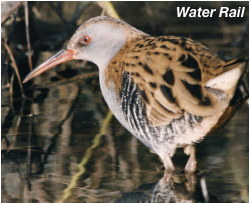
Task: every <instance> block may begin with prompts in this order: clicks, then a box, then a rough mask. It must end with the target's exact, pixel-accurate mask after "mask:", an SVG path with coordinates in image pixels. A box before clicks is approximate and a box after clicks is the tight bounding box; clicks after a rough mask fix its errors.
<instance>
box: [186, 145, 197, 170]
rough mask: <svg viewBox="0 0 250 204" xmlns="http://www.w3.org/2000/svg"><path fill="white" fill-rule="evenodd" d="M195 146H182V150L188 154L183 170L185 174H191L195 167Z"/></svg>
mask: <svg viewBox="0 0 250 204" xmlns="http://www.w3.org/2000/svg"><path fill="white" fill-rule="evenodd" d="M195 150H196V149H195V146H194V145H187V146H186V147H185V148H184V152H185V154H187V155H190V156H189V159H188V161H187V164H186V166H185V172H186V174H193V173H194V172H195V171H196V169H197V160H196V156H195V152H196V151H195Z"/></svg>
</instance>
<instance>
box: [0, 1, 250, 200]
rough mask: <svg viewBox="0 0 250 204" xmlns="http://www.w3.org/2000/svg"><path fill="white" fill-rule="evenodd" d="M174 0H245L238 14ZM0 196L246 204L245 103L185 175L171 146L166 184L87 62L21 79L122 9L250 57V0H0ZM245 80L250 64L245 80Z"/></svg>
mask: <svg viewBox="0 0 250 204" xmlns="http://www.w3.org/2000/svg"><path fill="white" fill-rule="evenodd" d="M177 6H186V7H188V6H190V7H192V8H199V7H202V8H208V9H209V8H211V9H214V8H216V9H217V10H219V8H220V7H221V6H227V7H229V8H238V7H246V9H245V14H244V17H242V18H218V15H214V17H213V18H178V17H177V13H176V8H177ZM1 7H2V9H1V16H2V18H1V25H2V26H1V28H2V29H1V34H2V35H1V42H2V43H1V45H2V46H1V51H2V54H1V63H2V64H1V67H2V69H1V76H2V78H1V85H2V86H1V96H2V100H1V102H2V109H1V110H2V114H1V119H2V120H1V121H2V132H1V133H2V137H1V139H2V166H1V168H2V183H1V184H2V188H1V189H2V192H1V193H2V202H19V203H22V202H76V203H78V202H248V199H249V198H248V186H249V183H248V181H249V175H248V172H249V166H248V164H249V162H248V161H249V154H248V152H249V151H248V148H249V146H248V144H249V140H248V134H249V120H248V112H249V109H248V104H243V106H242V107H241V108H240V110H239V111H238V112H237V113H236V115H235V116H234V117H233V119H232V120H231V121H230V122H229V123H228V124H227V125H226V126H225V128H224V129H223V131H219V132H216V133H213V134H212V135H209V136H208V137H206V138H205V140H204V141H203V142H202V143H201V144H199V145H198V152H197V157H198V170H199V171H198V173H197V177H196V178H192V180H191V181H190V179H187V178H186V177H185V174H184V172H183V168H184V166H185V163H186V161H187V157H186V156H185V155H184V154H183V152H182V150H181V149H180V151H177V153H176V155H175V156H174V159H173V162H174V164H175V166H176V168H177V171H176V173H175V174H174V176H173V179H172V183H171V185H166V184H163V182H162V180H161V177H162V176H163V172H164V170H163V169H162V166H161V165H162V164H161V161H160V160H159V159H158V157H157V156H156V155H154V154H152V153H150V152H149V150H148V149H147V148H146V147H145V146H144V145H142V144H141V143H140V142H139V141H137V140H136V139H135V138H134V137H133V136H132V135H131V134H130V133H129V132H127V131H126V130H125V129H124V128H123V127H122V126H121V125H120V124H119V123H118V122H117V120H116V119H115V118H114V117H112V115H111V114H110V113H109V110H108V107H107V105H106V104H105V102H104V100H103V98H102V95H101V92H100V88H99V81H98V69H97V67H96V66H95V65H94V64H92V63H89V62H83V61H72V62H68V63H66V64H63V65H60V66H58V67H57V68H56V69H53V70H50V71H48V72H46V73H44V74H42V75H41V76H39V77H37V78H35V79H34V80H33V81H31V82H28V83H26V84H22V83H21V81H22V79H23V78H24V77H25V76H26V75H27V73H28V72H29V71H30V70H31V69H32V68H34V67H35V66H37V65H39V64H40V63H42V62H43V61H45V60H46V59H47V58H49V57H50V56H51V55H53V54H54V53H55V52H57V51H59V50H60V49H61V48H63V47H64V46H65V44H66V43H67V41H68V40H69V38H70V37H71V35H72V34H73V33H74V31H75V30H76V29H77V27H78V26H80V25H81V24H82V23H83V22H85V21H86V20H88V19H89V18H92V17H95V16H99V15H110V16H114V17H119V18H121V19H123V20H125V21H126V22H128V23H129V24H131V25H133V26H134V27H136V28H138V29H140V30H142V31H144V32H147V33H149V34H151V35H153V36H159V35H177V36H184V37H190V38H192V39H194V40H196V41H199V42H201V43H203V44H205V45H207V46H208V47H209V48H210V49H211V50H212V51H214V52H215V53H216V54H218V55H219V56H220V57H221V58H222V59H224V60H230V59H233V58H236V57H240V56H248V55H249V38H248V36H249V20H248V19H249V2H247V1H246V2H240V1H237V2H171V1H170V2H73V1H70V2H4V1H2V2H1ZM243 80H244V81H245V83H246V84H248V72H247V73H246V74H245V76H244V79H243Z"/></svg>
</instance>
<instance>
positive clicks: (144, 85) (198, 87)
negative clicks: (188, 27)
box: [114, 36, 227, 125]
mask: <svg viewBox="0 0 250 204" xmlns="http://www.w3.org/2000/svg"><path fill="white" fill-rule="evenodd" d="M116 58H119V59H121V60H120V63H121V64H120V66H121V67H122V69H120V70H119V71H120V72H121V70H122V71H126V72H129V73H131V75H132V77H133V80H134V82H135V83H136V84H137V85H138V88H139V89H140V91H141V92H142V93H143V96H144V97H142V98H143V99H145V98H146V99H147V101H145V104H146V107H147V116H148V117H149V119H150V120H151V121H152V123H153V124H154V125H167V124H169V123H170V122H171V121H172V120H174V119H177V118H179V117H181V116H182V115H183V113H184V112H185V111H186V112H189V113H191V114H194V115H198V116H207V115H211V114H213V113H215V112H218V111H221V110H223V108H225V106H226V105H227V104H226V103H222V102H221V100H222V98H220V97H218V96H217V95H216V93H214V92H213V91H211V90H209V89H207V88H206V87H205V84H206V82H207V81H209V80H210V79H213V78H215V77H216V76H218V75H219V74H220V73H223V72H224V70H225V68H224V65H225V62H224V61H222V60H220V59H218V58H217V57H216V56H215V55H214V54H212V53H211V52H209V51H208V49H207V48H206V47H205V46H203V45H202V44H200V43H197V42H194V41H192V40H191V39H188V38H179V37H173V36H161V37H146V38H144V39H141V40H139V41H137V42H136V43H133V44H129V45H128V46H127V47H125V48H124V49H123V50H122V51H121V52H120V54H119V56H117V57H115V58H114V60H116ZM224 99H225V98H224Z"/></svg>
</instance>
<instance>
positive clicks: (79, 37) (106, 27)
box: [24, 16, 147, 82]
mask: <svg viewBox="0 0 250 204" xmlns="http://www.w3.org/2000/svg"><path fill="white" fill-rule="evenodd" d="M143 36H147V34H145V33H143V32H142V31H139V30H137V29H135V28H134V27H132V26H130V25H129V24H127V23H126V22H124V21H121V20H118V19H115V18H111V17H106V16H99V17H95V18H92V19H90V20H88V21H87V22H85V23H84V24H83V25H81V26H80V27H79V28H78V29H77V31H76V32H75V33H74V35H73V36H72V37H71V39H70V40H69V42H68V44H67V47H66V49H63V50H61V51H59V52H58V53H56V54H55V55H53V56H52V57H51V58H49V59H48V60H47V61H45V62H44V63H42V64H41V65H39V66H38V67H37V68H35V69H34V70H33V71H32V72H30V73H29V74H28V75H27V76H26V77H25V79H24V82H27V81H29V80H30V79H32V78H34V77H36V76H37V75H39V74H41V73H43V72H45V71H47V70H49V69H50V68H52V67H54V66H56V65H58V64H61V63H64V62H67V61H70V60H73V59H81V60H87V61H91V62H93V63H95V64H96V65H97V66H98V67H99V69H104V68H105V67H106V66H107V65H108V63H109V62H110V60H111V59H112V58H113V57H114V56H115V55H116V54H117V53H118V51H119V50H120V49H121V48H122V47H123V46H124V45H125V44H126V43H128V42H130V41H133V40H135V39H138V38H141V37H143Z"/></svg>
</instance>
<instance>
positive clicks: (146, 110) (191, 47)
mask: <svg viewBox="0 0 250 204" xmlns="http://www.w3.org/2000/svg"><path fill="white" fill-rule="evenodd" d="M74 59H80V60H86V61H91V62H93V63H94V64H96V65H97V67H98V69H99V82H100V88H101V92H102V95H103V97H104V99H105V101H106V103H107V105H108V106H109V108H110V110H111V111H112V113H113V115H114V116H115V117H116V118H117V120H118V121H119V122H120V123H121V124H122V125H123V126H124V127H125V128H126V129H127V130H128V131H129V132H130V133H131V134H132V135H134V136H135V137H136V138H137V139H138V140H140V141H141V142H142V143H143V144H144V145H146V146H147V147H148V148H150V149H151V150H152V151H153V152H154V153H156V154H157V155H158V156H159V157H160V159H161V160H162V162H163V164H164V168H165V173H164V175H168V174H171V173H172V172H173V171H174V170H175V166H174V164H173V162H172V157H173V155H174V154H175V151H176V149H177V148H183V149H184V153H186V154H187V155H189V158H188V161H187V163H186V166H185V167H184V168H185V169H184V170H185V172H186V173H189V174H193V173H195V172H196V170H197V159H196V144H197V143H199V142H201V141H202V140H203V139H204V137H205V136H207V135H208V134H209V133H210V132H211V131H214V130H216V129H218V128H221V127H222V126H223V125H224V124H225V123H226V121H228V120H229V119H230V118H231V117H232V116H233V114H234V113H235V111H236V109H237V107H238V106H239V104H240V103H241V102H242V98H243V97H242V95H243V94H242V88H241V87H242V82H241V81H242V80H241V78H242V76H243V74H244V72H245V70H246V69H247V59H246V58H245V57H241V58H235V59H232V60H229V61H224V60H222V59H220V58H219V57H218V56H217V55H216V54H215V53H213V52H212V51H210V50H209V49H208V48H207V47H206V46H205V45H203V44H201V43H199V42H196V41H194V40H192V39H190V38H186V37H178V36H171V35H166V36H151V35H149V34H147V33H145V32H143V31H140V30H138V29H136V28H135V27H133V26H131V25H129V24H128V23H126V22H125V21H122V20H120V19H116V18H112V17H107V16H97V17H94V18H91V19H89V20H88V21H86V22H85V23H83V24H82V25H81V26H80V27H79V28H78V29H77V30H76V31H75V33H74V34H73V36H72V37H71V38H70V40H69V41H68V43H67V46H66V48H65V49H62V50H60V51H59V52H57V53H56V54H54V55H53V56H52V57H51V58H49V59H48V60H46V61H45V62H44V63H42V64H41V65H39V66H38V67H36V68H35V69H34V70H33V71H31V72H30V73H29V74H28V75H27V76H26V77H25V79H24V81H23V82H24V83H25V82H27V81H29V80H31V79H32V78H34V77H36V76H38V75H39V74H41V73H43V72H45V71H47V70H49V69H51V68H52V67H55V66H56V65H58V64H61V63H65V62H67V61H70V60H74Z"/></svg>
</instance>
